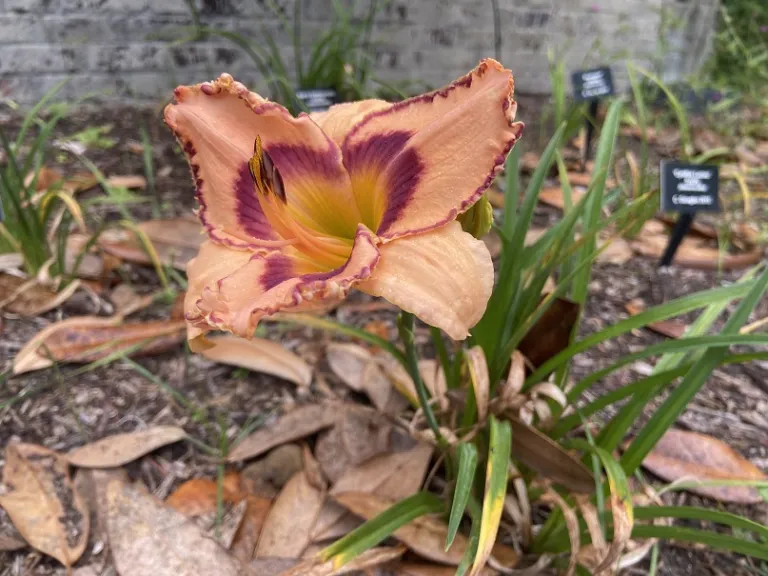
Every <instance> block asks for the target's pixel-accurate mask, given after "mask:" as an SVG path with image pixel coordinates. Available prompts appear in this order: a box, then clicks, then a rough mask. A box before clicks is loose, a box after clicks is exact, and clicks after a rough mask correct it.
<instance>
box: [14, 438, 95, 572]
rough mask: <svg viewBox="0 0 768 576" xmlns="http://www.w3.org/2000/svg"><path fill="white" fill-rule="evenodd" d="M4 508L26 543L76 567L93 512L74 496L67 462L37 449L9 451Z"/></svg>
mask: <svg viewBox="0 0 768 576" xmlns="http://www.w3.org/2000/svg"><path fill="white" fill-rule="evenodd" d="M3 486H4V490H3V491H2V493H0V506H2V507H3V508H4V509H5V511H6V512H7V513H8V515H9V516H10V517H11V520H12V521H13V524H14V525H15V526H16V528H17V529H18V530H19V532H20V533H21V535H22V536H24V538H25V539H26V541H27V542H29V544H30V545H31V546H33V547H34V548H37V549H38V550H40V551H41V552H43V553H45V554H48V555H49V556H53V557H54V558H56V559H57V560H58V561H59V562H61V563H62V564H64V566H67V567H69V566H72V564H74V563H75V562H77V559H78V558H80V556H81V555H82V554H83V551H84V550H85V547H86V545H87V544H88V529H89V524H90V523H89V513H88V509H87V508H86V505H85V502H84V501H83V499H82V498H81V497H80V495H79V494H78V493H77V492H75V490H74V488H73V485H72V480H71V478H70V476H69V469H68V467H67V462H66V460H64V459H63V458H62V457H61V456H59V455H58V454H56V453H55V452H52V451H51V450H48V449H47V448H43V447H42V446H37V445H34V444H9V445H8V447H7V448H6V450H5V468H4V470H3Z"/></svg>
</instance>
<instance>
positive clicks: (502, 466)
mask: <svg viewBox="0 0 768 576" xmlns="http://www.w3.org/2000/svg"><path fill="white" fill-rule="evenodd" d="M490 423H491V440H490V445H489V447H488V468H487V470H486V477H485V496H484V498H483V515H482V520H481V523H480V537H479V540H478V544H477V556H475V561H474V562H473V563H472V571H471V572H470V576H475V575H476V574H478V573H479V572H480V570H482V568H483V566H485V563H486V561H487V560H488V557H489V556H490V555H491V551H492V550H493V545H494V543H495V542H496V534H497V533H498V531H499V522H501V513H502V511H503V510H504V498H505V496H506V495H507V477H508V475H509V454H510V450H511V448H512V427H511V426H510V425H509V422H506V421H503V420H497V419H496V417H495V416H491V418H490Z"/></svg>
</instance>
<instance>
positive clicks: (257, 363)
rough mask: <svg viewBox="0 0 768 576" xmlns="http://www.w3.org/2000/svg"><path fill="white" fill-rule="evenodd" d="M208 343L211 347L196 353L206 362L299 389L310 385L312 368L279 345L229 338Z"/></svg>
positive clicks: (210, 339) (212, 339)
mask: <svg viewBox="0 0 768 576" xmlns="http://www.w3.org/2000/svg"><path fill="white" fill-rule="evenodd" d="M208 341H209V342H210V343H211V344H213V346H212V347H210V348H206V349H205V350H202V351H201V352H200V354H201V355H202V356H204V357H205V358H207V359H208V360H212V361H213V362H218V363H219V364H228V365H230V366H238V367H240V368H247V369H248V370H253V371H254V372H262V373H264V374H272V375H273V376H277V377H279V378H282V379H283V380H288V381H289V382H293V383H294V384H297V385H299V386H309V385H310V384H311V383H312V368H311V367H310V366H309V365H308V364H307V363H306V362H304V360H302V359H301V358H299V357H298V356H297V355H296V354H294V353H293V352H290V351H289V350H286V349H285V348H283V347H282V346H281V345H280V344H277V343H275V342H270V341H269V340H265V339H263V338H254V339H253V340H245V339H243V338H238V337H237V336H232V335H229V334H228V335H225V336H215V337H212V338H209V339H208Z"/></svg>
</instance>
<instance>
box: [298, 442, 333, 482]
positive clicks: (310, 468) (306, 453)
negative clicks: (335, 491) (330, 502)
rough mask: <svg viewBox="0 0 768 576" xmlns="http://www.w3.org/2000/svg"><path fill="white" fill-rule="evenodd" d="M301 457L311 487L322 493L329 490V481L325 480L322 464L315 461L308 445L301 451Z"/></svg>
mask: <svg viewBox="0 0 768 576" xmlns="http://www.w3.org/2000/svg"><path fill="white" fill-rule="evenodd" d="M301 457H302V461H303V464H304V473H305V474H306V475H307V481H308V482H309V483H310V485H311V486H312V487H313V488H315V489H316V490H320V491H321V492H325V491H326V490H328V480H327V479H326V478H325V475H324V474H323V470H322V468H321V467H320V464H319V463H318V461H317V460H315V457H314V456H313V455H312V451H311V450H310V449H309V446H307V445H306V444H304V446H303V447H302V449H301Z"/></svg>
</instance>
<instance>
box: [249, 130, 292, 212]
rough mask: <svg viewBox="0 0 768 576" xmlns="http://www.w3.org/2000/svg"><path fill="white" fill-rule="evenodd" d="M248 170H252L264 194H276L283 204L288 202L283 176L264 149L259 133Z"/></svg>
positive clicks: (260, 190)
mask: <svg viewBox="0 0 768 576" xmlns="http://www.w3.org/2000/svg"><path fill="white" fill-rule="evenodd" d="M248 170H250V172H251V178H253V182H254V184H256V188H257V189H258V190H259V192H260V193H261V195H262V196H269V195H270V194H274V195H275V196H276V197H277V198H279V199H280V201H281V202H282V203H283V204H287V203H288V198H287V197H286V195H285V185H284V184H283V177H282V176H281V175H280V171H279V170H278V169H277V166H275V163H274V162H273V161H272V157H271V156H270V155H269V153H268V152H267V151H266V150H264V147H263V146H262V143H261V136H259V135H257V136H256V140H255V141H254V143H253V156H251V159H250V160H249V161H248Z"/></svg>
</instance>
